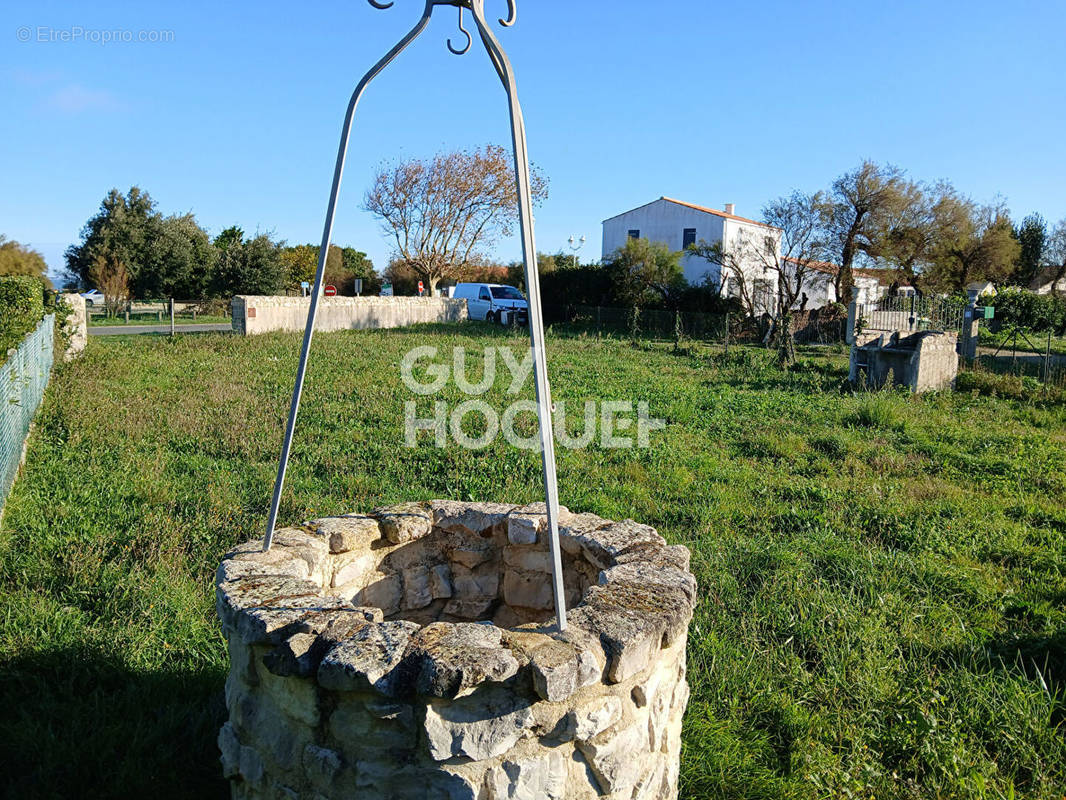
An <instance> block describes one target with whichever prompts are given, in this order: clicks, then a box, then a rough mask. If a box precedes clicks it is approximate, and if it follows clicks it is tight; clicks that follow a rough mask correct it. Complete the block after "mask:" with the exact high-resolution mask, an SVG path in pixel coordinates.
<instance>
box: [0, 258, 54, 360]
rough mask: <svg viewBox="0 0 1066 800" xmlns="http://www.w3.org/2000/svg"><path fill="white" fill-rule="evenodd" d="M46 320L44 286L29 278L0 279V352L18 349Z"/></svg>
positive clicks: (36, 279) (17, 276)
mask: <svg viewBox="0 0 1066 800" xmlns="http://www.w3.org/2000/svg"><path fill="white" fill-rule="evenodd" d="M43 317H44V284H43V283H42V282H41V280H40V279H39V278H34V277H31V276H29V275H10V276H4V277H0V353H6V352H7V350H8V348H11V347H16V346H17V345H18V343H19V342H21V341H22V337H24V336H25V335H26V334H27V333H29V332H30V331H32V330H33V329H34V327H35V326H36V325H37V323H38V322H40V321H41V319H42V318H43Z"/></svg>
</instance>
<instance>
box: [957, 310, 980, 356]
mask: <svg viewBox="0 0 1066 800" xmlns="http://www.w3.org/2000/svg"><path fill="white" fill-rule="evenodd" d="M980 330H981V322H980V320H979V319H978V318H977V307H976V306H975V305H968V306H967V307H966V310H965V311H964V312H963V315H962V335H961V337H960V338H959V355H961V356H962V357H963V359H965V360H966V361H967V362H973V361H974V359H976V358H977V340H978V335H979V334H980Z"/></svg>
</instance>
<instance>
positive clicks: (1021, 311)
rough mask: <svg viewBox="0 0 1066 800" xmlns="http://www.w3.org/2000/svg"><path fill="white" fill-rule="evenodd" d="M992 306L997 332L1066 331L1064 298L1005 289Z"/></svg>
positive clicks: (1022, 290)
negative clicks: (1011, 329) (1004, 330)
mask: <svg viewBox="0 0 1066 800" xmlns="http://www.w3.org/2000/svg"><path fill="white" fill-rule="evenodd" d="M991 302H992V304H993V305H994V306H995V308H996V317H995V323H994V327H995V329H996V330H1002V329H1004V328H1008V329H1009V328H1021V329H1023V330H1029V331H1055V332H1056V333H1061V332H1062V331H1063V329H1064V328H1066V299H1064V298H1062V297H1057V296H1056V295H1052V294H1036V292H1030V291H1028V290H1026V289H1013V288H1012V289H1004V290H1003V291H1002V292H1000V293H999V294H998V295H996V297H995V299H994V300H992V301H991Z"/></svg>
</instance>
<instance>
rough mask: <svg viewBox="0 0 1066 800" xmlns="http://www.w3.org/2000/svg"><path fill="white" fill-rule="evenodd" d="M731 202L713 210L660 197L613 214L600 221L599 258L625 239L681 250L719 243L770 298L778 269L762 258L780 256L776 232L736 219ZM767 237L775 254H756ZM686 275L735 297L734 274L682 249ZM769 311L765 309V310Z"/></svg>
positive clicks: (774, 291) (750, 281) (751, 282)
mask: <svg viewBox="0 0 1066 800" xmlns="http://www.w3.org/2000/svg"><path fill="white" fill-rule="evenodd" d="M734 211H735V208H734V206H733V204H732V203H728V204H726V207H725V211H718V210H716V209H713V208H706V207H705V206H697V205H694V204H692V203H685V202H683V201H681V200H674V199H671V198H669V197H660V198H659V199H658V200H655V201H654V202H651V203H648V204H647V205H643V206H640V207H639V208H634V209H633V210H632V211H626V212H625V213H622V214H618V215H617V216H614V217H611V218H610V219H607V220H604V222H603V257H604V259H606V258H607V257H608V256H610V254H611V253H613V252H614V251H615V250H617V249H618V248H620V247H623V246H624V245H625V243H626V239H650V240H651V241H653V242H665V243H666V245H667V246H668V247H670V249H671V250H681V251H684V250H686V248H687V247H688V246H689V245H690V244H695V243H696V242H699V241H706V242H708V243H710V244H717V243H724V245H725V246H724V249H725V251H726V252H730V250H732V251H733V252H734V253H736V254H737V259H736V260H737V262H738V267H739V269H740V270H741V271H742V272H743V273H744V274H743V278H744V279H745V281H746V283H747V285H748V286H749V287H752V288H755V289H757V290H758V292H759V293H760V294H761V295H762V296H765V297H767V298H769V301H768V302H771V303H772V302H773V298H774V297H775V296H776V294H777V271H776V270H775V269H774V268H773V265H772V264H767V263H766V262H767V261H771V262H772V261H774V260H776V259H777V258H780V251H781V231H780V230H778V229H777V228H774V227H772V226H770V225H767V224H765V223H762V222H757V221H755V220H753V219H745V218H744V217H738V216H737V215H736V214H735V213H734ZM767 236H769V237H771V239H772V245H773V247H774V250H775V255H774V256H773V257H771V258H766V257H762V256H759V255H757V254H756V253H755V252H754V251H755V248H756V246H759V247H761V245H762V243H763V241H764V240H765V238H766V237H767ZM681 265H682V268H683V269H684V273H685V279H686V280H687V281H688V282H689V283H692V284H699V283H702V282H703V281H704V279H705V278H706V279H708V280H709V281H710V282H711V283H713V284H714V285H715V286H719V287H721V289H722V293H723V294H725V295H727V296H729V295H735V294H736V289H737V283H738V282H737V280H736V276H731V275H729V274H728V272H729V271H728V270H727V271H726V273H727V274H725V275H723V274H722V267H721V266H720V265H718V264H713V263H711V262H709V261H707V260H705V259H703V258H700V257H698V256H695V255H693V254H691V253H687V252H686V254H685V255H684V256H683V258H682V261H681ZM764 310H768V309H764Z"/></svg>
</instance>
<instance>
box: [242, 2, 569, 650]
mask: <svg viewBox="0 0 1066 800" xmlns="http://www.w3.org/2000/svg"><path fill="white" fill-rule="evenodd" d="M368 2H369V3H370V5H372V6H374V8H378V9H386V8H390V7H391V6H392V5H393V3H380V2H376V0H368ZM437 6H452V7H455V8H458V9H459V30H460V31H461V32H462V33H463V34H464V35H465V36H466V45H465V47H463V48H456V47H455V46H453V45H452V42H451V40H450V39H449V40H448V49H449V50H451V52H453V53H455V54H456V55H463V54H464V53H466V52H467V51H469V50H470V47H471V45H472V44H473V39H472V37H471V35H470V33H469V31H467V30H466V29H465V28H464V27H463V13H464V11H469V12H470V14H471V16H472V17H473V19H474V23H475V25H476V26H477V30H478V34H479V36H480V38H481V41H482V43H483V44H484V45H485V50H486V52H487V53H488V56H489V60H490V61H491V62H492V65H493V66H494V67H495V69H496V73H497V74H498V75H499V77H500V81H501V83H502V84H503V88H504V90H505V91H506V93H507V102H508V107H509V110H510V116H511V140H512V145H513V148H514V162H515V178H516V183H517V191H518V216H519V226H520V229H521V234H522V258H523V261H524V263H525V277H526V287H527V292H528V296H529V336H530V345H531V347H532V349H533V363H534V379H535V383H536V393H537V421H538V427H539V429H540V441H541V463H542V467H543V477H544V497H545V505H546V506H547V517H548V533H549V543H550V548H551V561H552V589H553V595H554V599H555V619H556V624H557V626H558V628H559V630H565V629H566V600H565V596H564V594H563V569H562V557H561V553H560V550H559V489H558V480H557V478H556V471H555V438H554V435H553V428H552V400H551V389H550V388H549V385H548V366H547V361H546V358H545V350H544V315H543V311H542V309H541V302H540V277H539V274H538V271H537V247H536V241H535V237H534V234H533V196H532V191H531V188H530V178H529V152H528V148H527V146H526V126H525V121H524V119H523V117H522V107H521V105H520V104H519V102H518V92H517V87H516V82H515V75H514V69H513V68H512V66H511V62H510V60H509V59H508V57H507V54H506V53H505V52H504V50H503V48H502V47H501V46H500V42H499V40H498V39H497V38H496V36H495V34H494V33H493V32H492V29H491V27H490V26H489V23H488V21H487V19H486V17H485V0H426V4H425V10H424V11H423V13H422V17H421V19H419V20H418V22H417V23H416V24H415V26H414V28H412V29H411V31H410V33H408V34H407V35H406V36H404V37H403V39H401V40H400V41H399V43H398V44H396V46H395V47H393V48H392V49H391V50H390V51H389V52H388V53H387V54H386V55H385V57H384V58H382V59H381V60H380V61H378V63H377V64H375V65H374V66H373V67H372V68H371V69H370V71H369V72H367V73H366V75H365V76H363V79H362V80H361V81H359V84H358V86H356V89H355V91H354V92H353V94H352V98H351V101H350V102H349V103H348V111H347V113H346V114H345V117H344V126H343V129H342V133H341V141H340V147H339V149H338V152H337V166H336V169H335V170H334V173H333V188H332V190H331V191H330V197H329V205H328V207H327V209H326V223H325V227H324V229H323V231H322V246H321V249H320V250H319V255H318V269H317V271H316V273H315V285H314V288H313V289H312V291H311V308H310V310H309V311H308V314H307V327H306V329H305V331H304V338H303V347H302V348H301V351H300V365H299V367H298V369H297V371H296V386H295V388H294V389H293V393H292V404H291V406H290V408H289V418H288V423H287V424H286V427H285V440H284V443H283V444H282V449H281V459H280V463H279V464H278V474H277V478H276V479H275V481H274V495H273V498H272V500H271V503H270V517H269V519H268V522H267V532H266V539H265V540H264V544H263V549H264V550H269V549H270V547H271V544H272V542H273V538H274V528H275V526H276V525H277V519H278V507H279V506H280V504H281V493H282V490H283V488H284V484H285V471H286V469H287V468H288V463H289V455H290V453H291V451H292V439H293V433H294V431H295V429H296V417H297V414H298V413H299V410H300V396H301V394H302V393H303V386H304V379H305V377H306V374H307V360H308V354H309V352H310V350H311V340H312V338H313V336H314V330H315V319H316V317H317V315H318V304H319V301H320V300H321V298H322V289H323V276H324V273H325V269H326V258H327V256H328V254H329V246H330V242H331V239H332V237H333V221H334V217H335V215H336V210H337V196H338V194H339V193H340V187H341V179H342V176H343V174H344V163H345V160H346V158H347V153H348V144H349V140H350V138H351V132H352V124H353V121H354V118H355V110H356V108H357V107H358V105H359V101H360V99H361V98H362V96H363V93H364V92H365V91H366V88H367V87H368V86H369V85H370V83H371V81H373V80H374V78H376V77H377V76H378V75H379V74H380V73H381V72H382V70H384V69H385V67H387V66H388V65H389V64H390V63H392V61H394V60H395V59H396V57H397V56H398V55H400V53H402V52H403V51H404V50H406V49H407V48H408V47H409V46H410V45H411V43H412V42H414V41H415V39H417V38H418V37H419V36H420V35H421V34H422V32H423V31H424V30H425V29H426V26H427V25H428V24H429V20H430V18H431V17H432V15H433V11H434V9H435V8H436V7H437ZM507 6H508V16H507V19H500V20H499V21H500V24H501V25H504V26H505V27H510V26H511V25H514V23H515V21H516V17H517V8H516V0H507Z"/></svg>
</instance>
